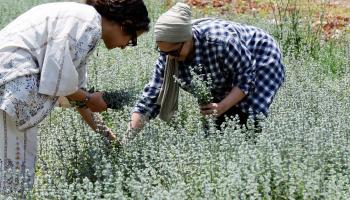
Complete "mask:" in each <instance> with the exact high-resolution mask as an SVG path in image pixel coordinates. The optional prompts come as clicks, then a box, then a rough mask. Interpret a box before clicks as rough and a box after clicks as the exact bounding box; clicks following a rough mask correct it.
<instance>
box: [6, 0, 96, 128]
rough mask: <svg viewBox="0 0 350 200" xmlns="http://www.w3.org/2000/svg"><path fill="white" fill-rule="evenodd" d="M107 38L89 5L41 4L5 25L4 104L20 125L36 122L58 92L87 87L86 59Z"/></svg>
mask: <svg viewBox="0 0 350 200" xmlns="http://www.w3.org/2000/svg"><path fill="white" fill-rule="evenodd" d="M100 38H101V16H100V15H99V14H98V13H97V11H96V10H95V9H94V8H93V7H91V6H88V5H85V4H80V3H74V2H63V3H48V4H43V5H39V6H36V7H34V8H32V9H30V10H29V11H27V12H25V13H24V14H22V15H21V16H19V17H18V18H17V19H15V20H14V21H12V22H11V23H10V24H9V25H7V26H6V27H5V28H4V29H2V30H1V31H0V109H1V110H4V111H5V112H6V113H7V114H8V115H9V116H10V117H11V118H12V119H13V120H14V121H15V122H16V125H17V127H18V129H19V130H24V129H27V128H30V127H33V126H36V125H37V124H38V123H39V122H40V121H42V120H43V119H44V118H45V117H46V116H47V114H48V113H49V112H50V111H51V110H52V108H53V106H54V104H55V102H56V100H57V97H58V96H67V95H70V94H72V93H74V92H75V91H77V90H78V89H79V88H82V87H86V84H87V68H86V62H87V59H88V57H89V55H90V54H91V52H92V51H93V50H94V48H95V47H96V45H97V43H98V41H99V39H100Z"/></svg>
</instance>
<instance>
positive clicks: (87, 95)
mask: <svg viewBox="0 0 350 200" xmlns="http://www.w3.org/2000/svg"><path fill="white" fill-rule="evenodd" d="M90 99H91V94H90V93H86V95H85V97H84V100H83V103H84V104H87V103H88V102H89V101H90Z"/></svg>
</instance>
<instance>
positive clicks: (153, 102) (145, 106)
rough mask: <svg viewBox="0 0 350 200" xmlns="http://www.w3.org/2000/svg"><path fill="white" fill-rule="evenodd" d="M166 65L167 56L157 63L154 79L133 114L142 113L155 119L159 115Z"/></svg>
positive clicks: (159, 59)
mask: <svg viewBox="0 0 350 200" xmlns="http://www.w3.org/2000/svg"><path fill="white" fill-rule="evenodd" d="M165 63H166V55H160V56H159V58H158V60H157V61H156V64H155V69H154V71H153V75H152V78H151V80H150V81H149V82H148V84H147V85H146V86H145V88H144V90H143V93H142V96H141V97H140V99H139V101H138V102H137V104H136V105H135V107H134V109H133V112H138V113H141V114H143V115H145V116H147V117H150V118H155V117H156V116H157V115H158V114H159V109H160V106H159V105H158V104H157V98H158V96H159V92H160V89H161V87H162V84H163V77H164V68H165Z"/></svg>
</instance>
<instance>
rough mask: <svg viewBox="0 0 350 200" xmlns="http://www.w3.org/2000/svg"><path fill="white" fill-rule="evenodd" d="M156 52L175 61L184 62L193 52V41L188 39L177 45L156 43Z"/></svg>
mask: <svg viewBox="0 0 350 200" xmlns="http://www.w3.org/2000/svg"><path fill="white" fill-rule="evenodd" d="M157 50H158V52H160V53H164V54H166V55H168V56H169V57H170V58H174V59H175V60H177V61H185V60H187V59H188V58H189V57H190V56H191V54H192V52H193V40H192V39H190V40H188V41H185V42H178V43H171V42H157Z"/></svg>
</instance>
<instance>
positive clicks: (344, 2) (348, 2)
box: [330, 0, 350, 8]
mask: <svg viewBox="0 0 350 200" xmlns="http://www.w3.org/2000/svg"><path fill="white" fill-rule="evenodd" d="M330 4H331V5H335V6H339V7H340V6H341V7H346V8H350V0H331V1H330Z"/></svg>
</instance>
